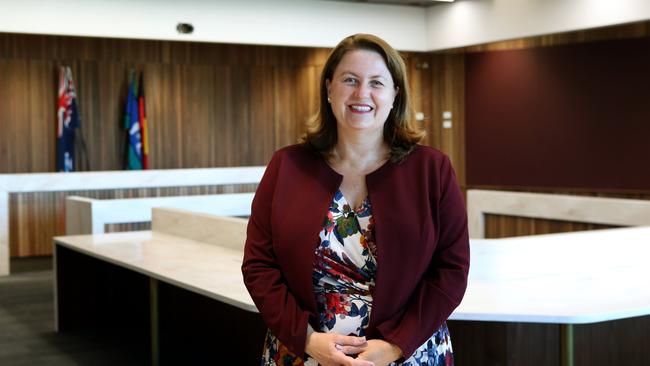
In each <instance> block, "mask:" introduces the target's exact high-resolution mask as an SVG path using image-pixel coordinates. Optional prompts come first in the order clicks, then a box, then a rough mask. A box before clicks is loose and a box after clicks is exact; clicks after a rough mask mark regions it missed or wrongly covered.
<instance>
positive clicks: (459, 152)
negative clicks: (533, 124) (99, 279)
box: [0, 22, 650, 256]
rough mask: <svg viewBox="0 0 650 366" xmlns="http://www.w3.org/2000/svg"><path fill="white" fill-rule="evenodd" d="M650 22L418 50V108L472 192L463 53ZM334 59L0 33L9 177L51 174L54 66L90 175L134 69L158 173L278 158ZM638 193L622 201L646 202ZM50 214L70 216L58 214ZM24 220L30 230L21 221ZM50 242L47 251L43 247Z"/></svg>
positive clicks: (284, 50) (305, 52)
mask: <svg viewBox="0 0 650 366" xmlns="http://www.w3.org/2000/svg"><path fill="white" fill-rule="evenodd" d="M648 24H650V23H647V22H646V23H636V24H630V25H624V26H618V27H610V28H606V29H598V30H589V31H580V32H571V33H565V34H559V35H550V36H543V37H531V38H526V39H520V40H514V41H506V42H498V43H492V44H487V45H479V46H473V47H467V48H463V49H458V50H451V51H448V52H439V53H432V54H425V53H412V54H408V55H407V67H408V69H409V77H410V83H411V86H412V92H413V101H414V106H415V110H416V111H419V112H423V113H424V116H425V120H424V121H423V122H422V124H423V128H424V129H425V130H426V131H427V137H426V138H425V141H424V143H425V144H427V145H431V146H434V147H437V148H440V149H441V150H443V151H444V152H445V153H447V154H448V155H449V156H450V157H451V159H452V163H453V165H454V167H455V169H456V173H457V175H458V178H459V182H460V183H461V186H462V187H463V189H467V188H474V187H466V182H465V178H464V177H465V156H464V144H465V142H464V125H465V121H464V118H465V116H464V53H466V52H484V51H493V50H500V49H516V48H524V47H540V46H545V45H554V44H567V43H576V42H586V41H592V40H600V39H616V38H630V37H643V36H648V34H650V31H649V29H650V26H649V25H648ZM328 52H329V50H327V49H321V48H299V47H273V46H241V45H224V44H208V43H189V42H166V41H139V40H118V39H99V38H85V37H58V36H37V35H18V34H0V79H2V81H3V82H2V83H0V172H1V173H22V172H43V171H53V169H54V151H55V150H54V149H55V139H54V133H55V130H54V128H55V112H54V110H55V106H56V85H57V71H56V68H57V66H59V65H61V64H67V65H71V66H72V68H73V74H74V78H75V82H76V83H77V90H78V94H79V102H80V110H81V113H82V125H83V129H82V130H83V135H84V137H85V140H86V144H87V146H88V155H89V157H90V160H91V166H90V168H91V169H92V170H109V169H120V168H121V164H122V154H121V150H122V149H123V137H124V135H123V134H124V132H123V131H122V130H121V123H122V117H123V109H124V106H123V103H124V99H125V96H126V88H127V78H128V74H129V70H130V69H132V68H136V69H141V70H144V72H145V89H146V93H147V113H148V118H149V121H150V137H151V164H152V167H153V168H162V169H164V168H190V167H209V166H236V165H257V164H265V163H266V162H267V161H268V158H269V157H270V154H271V152H272V151H274V150H275V149H277V148H279V147H281V146H285V145H288V144H291V143H294V142H295V141H296V140H297V139H298V137H299V136H300V135H301V133H302V132H303V131H304V122H305V121H306V120H307V119H308V118H309V116H310V115H311V113H312V112H313V108H314V106H315V103H316V99H317V90H318V81H319V80H318V78H319V73H320V69H321V67H322V64H323V62H324V60H325V58H326V56H327V53H328ZM443 111H451V112H452V116H453V117H452V123H453V127H452V129H443V128H442V112H443ZM480 188H489V187H480ZM500 189H509V188H508V187H501V188H500ZM530 191H538V190H536V189H535V188H531V189H530ZM560 193H561V192H560ZM614 193H617V192H614ZM637 193H638V192H623V193H622V194H617V196H619V197H636V196H637ZM584 194H590V195H606V196H607V195H611V194H608V193H603V192H596V191H594V192H584ZM52 195H54V194H52ZM15 199H17V198H15ZM43 199H45V200H46V201H49V202H55V201H56V199H46V198H43ZM61 199H63V198H60V200H61ZM59 205H60V203H59ZM24 209H26V208H23V205H20V204H17V205H15V206H12V209H11V214H12V215H14V214H21V212H20V211H21V210H24ZM43 209H45V210H49V212H51V213H52V214H54V215H58V214H60V209H56V208H55V206H52V207H51V208H47V209H46V208H45V207H44V208H43ZM21 215H23V216H24V212H23V213H22V214H21ZM493 220H496V221H495V222H494V224H490V225H488V230H489V231H490V230H491V231H490V233H491V235H493V236H495V237H497V236H501V235H524V234H533V233H545V232H554V231H569V230H573V229H572V228H571V227H570V225H569V226H566V227H564V228H558V227H557V225H556V224H552V223H543V220H542V221H540V220H530V221H529V222H528V223H525V221H526V220H528V219H513V218H507V217H502V218H491V219H490V221H491V222H492V221H493ZM513 220H516V221H513ZM522 220H523V221H522ZM27 221H30V220H27ZM31 221H34V220H31ZM540 223H541V224H540ZM15 224H16V225H22V221H21V222H17V223H15ZM25 225H27V224H25ZM29 225H30V226H29V228H28V229H26V228H23V229H20V230H22V232H23V233H24V232H29V231H31V230H33V231H44V232H50V233H57V234H61V233H62V232H61V231H60V229H58V230H57V229H54V228H56V227H57V224H55V223H54V222H48V220H45V219H40V220H38V224H34V223H32V224H29ZM58 225H59V226H60V224H58ZM490 227H492V229H490ZM513 227H514V228H515V229H514V231H513V229H512V228H513ZM48 228H49V229H48ZM500 228H501V229H500ZM23 237H25V235H22V236H21V238H23ZM22 240H23V239H18V237H17V236H16V235H12V236H11V237H10V242H11V244H10V245H11V248H12V255H14V256H15V255H18V253H21V254H20V255H38V254H44V253H45V254H47V251H42V250H40V249H39V250H36V251H32V250H22V249H19V248H20V247H21V246H25V247H26V248H29V247H30V246H32V247H33V246H34V244H29V243H27V242H23V241H22ZM25 240H27V239H25ZM41 245H45V246H48V245H49V243H45V244H38V245H37V246H41Z"/></svg>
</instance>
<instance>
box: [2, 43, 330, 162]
mask: <svg viewBox="0 0 650 366" xmlns="http://www.w3.org/2000/svg"><path fill="white" fill-rule="evenodd" d="M327 52H328V50H326V49H313V48H291V47H268V46H239V45H222V44H208V43H189V42H162V41H160V42H159V41H139V40H117V39H100V38H83V37H56V36H38V35H17V34H0V75H2V80H3V82H2V85H1V86H0V129H1V130H2V131H3V133H2V136H1V137H0V139H1V140H0V143H1V145H2V153H1V154H0V172H3V173H22V172H45V171H53V170H54V153H55V136H54V134H55V123H56V118H55V107H56V89H57V67H58V66H59V65H69V66H71V67H72V71H73V76H74V80H75V83H76V86H77V94H78V98H79V106H80V112H81V117H82V134H83V136H84V138H85V141H86V145H87V148H88V158H89V161H90V170H114V169H121V168H122V164H123V161H122V160H123V154H122V151H123V147H124V144H123V140H124V132H123V130H122V128H121V125H122V118H123V115H124V113H123V112H124V99H125V97H126V91H127V83H128V76H129V71H130V70H131V69H136V70H143V71H144V84H145V91H146V98H147V99H146V108H147V114H148V121H149V122H150V125H149V132H150V141H151V143H150V146H151V152H150V160H151V166H152V168H154V169H165V168H191V167H214V166H237V165H262V164H265V163H266V161H267V160H268V158H269V157H270V154H271V153H272V152H273V151H274V150H275V149H277V148H278V147H281V146H284V145H287V144H290V143H293V142H295V141H296V140H297V138H298V137H299V135H300V134H301V133H302V131H303V127H302V126H303V124H304V122H305V121H306V120H307V118H309V116H310V114H311V113H312V112H313V107H314V103H315V101H316V94H315V93H316V91H317V89H316V88H315V86H316V85H317V83H318V73H319V72H320V68H321V65H322V63H323V61H324V58H325V57H326V55H327Z"/></svg>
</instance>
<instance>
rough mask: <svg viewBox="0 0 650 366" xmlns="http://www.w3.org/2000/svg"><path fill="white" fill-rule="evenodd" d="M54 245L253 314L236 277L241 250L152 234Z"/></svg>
mask: <svg viewBox="0 0 650 366" xmlns="http://www.w3.org/2000/svg"><path fill="white" fill-rule="evenodd" d="M54 241H55V243H56V244H59V245H62V246H64V247H67V248H70V249H73V250H75V251H78V252H81V253H84V254H87V255H89V256H91V257H96V258H99V259H102V260H105V261H107V262H110V263H113V264H117V265H119V266H121V267H125V268H129V269H131V270H134V271H136V272H139V273H143V274H145V275H147V276H151V277H153V278H156V279H158V280H161V281H163V282H167V283H170V284H173V285H175V286H178V287H181V288H184V289H187V290H190V291H193V292H196V293H199V294H202V295H205V296H208V297H211V298H214V299H216V300H219V301H221V302H224V303H227V304H230V305H233V306H236V307H238V308H241V309H244V310H248V311H253V312H257V309H256V307H255V304H254V303H253V300H252V299H251V298H250V295H249V294H248V292H247V290H246V287H245V286H244V281H243V278H242V274H241V264H242V252H241V251H240V250H235V249H229V248H224V247H220V246H217V245H214V244H209V243H204V242H200V241H194V240H190V239H185V238H181V237H178V236H172V235H167V234H163V233H160V232H152V231H133V232H125V233H110V234H100V235H72V236H60V237H55V238H54Z"/></svg>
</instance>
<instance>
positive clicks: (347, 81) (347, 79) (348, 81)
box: [342, 76, 385, 88]
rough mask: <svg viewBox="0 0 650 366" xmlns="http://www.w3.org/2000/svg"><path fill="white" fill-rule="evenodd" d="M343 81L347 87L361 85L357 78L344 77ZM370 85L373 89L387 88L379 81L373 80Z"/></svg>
mask: <svg viewBox="0 0 650 366" xmlns="http://www.w3.org/2000/svg"><path fill="white" fill-rule="evenodd" d="M342 81H343V83H344V84H346V85H351V86H355V85H359V83H360V81H359V79H358V78H355V77H352V76H347V77H344V78H343V80H342ZM368 84H369V85H370V86H371V87H372V88H382V87H384V86H385V85H384V83H382V82H381V81H380V80H378V79H372V80H370V81H369V82H368Z"/></svg>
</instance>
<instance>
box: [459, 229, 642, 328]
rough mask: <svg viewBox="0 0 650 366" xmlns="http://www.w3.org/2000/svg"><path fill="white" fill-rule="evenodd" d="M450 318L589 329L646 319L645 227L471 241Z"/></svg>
mask: <svg viewBox="0 0 650 366" xmlns="http://www.w3.org/2000/svg"><path fill="white" fill-rule="evenodd" d="M471 243H472V244H471V256H472V258H471V267H470V268H471V269H470V275H469V286H468V289H467V292H466V294H465V298H464V299H463V302H462V303H461V305H460V306H459V307H458V308H457V309H456V311H455V312H454V313H453V314H452V316H451V317H450V319H456V320H481V321H506V322H535V323H558V324H581V323H595V322H600V321H606V320H615V319H623V318H630V317H635V316H642V315H650V262H649V260H650V227H637V228H624V229H611V230H596V231H586V232H575V233H566V234H550V235H535V236H526V237H516V238H507V239H480V240H478V239H477V240H472V241H471Z"/></svg>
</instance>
